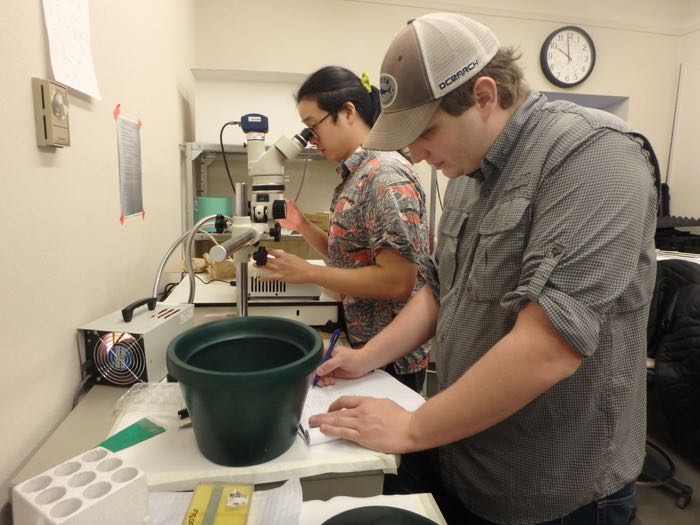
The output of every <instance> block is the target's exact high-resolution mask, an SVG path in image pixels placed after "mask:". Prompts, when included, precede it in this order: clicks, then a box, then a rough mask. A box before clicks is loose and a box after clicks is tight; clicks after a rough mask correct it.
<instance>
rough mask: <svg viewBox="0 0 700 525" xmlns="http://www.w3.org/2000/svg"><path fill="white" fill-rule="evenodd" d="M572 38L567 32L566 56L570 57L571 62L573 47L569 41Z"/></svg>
mask: <svg viewBox="0 0 700 525" xmlns="http://www.w3.org/2000/svg"><path fill="white" fill-rule="evenodd" d="M570 40H571V35H570V34H567V35H566V58H568V59H569V62H571V49H570V48H569V41H570Z"/></svg>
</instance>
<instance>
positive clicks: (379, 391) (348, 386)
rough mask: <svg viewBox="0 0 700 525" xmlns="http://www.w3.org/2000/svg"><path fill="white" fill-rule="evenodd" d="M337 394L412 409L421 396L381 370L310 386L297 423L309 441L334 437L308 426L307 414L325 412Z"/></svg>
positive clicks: (422, 400)
mask: <svg viewBox="0 0 700 525" xmlns="http://www.w3.org/2000/svg"><path fill="white" fill-rule="evenodd" d="M341 396H371V397H379V398H387V399H391V400H392V401H395V402H396V403H398V404H399V405H401V406H402V407H403V408H405V409H406V410H416V409H417V408H418V407H419V406H421V405H422V404H423V403H424V402H425V399H423V397H422V396H421V395H420V394H419V393H418V392H415V391H414V390H411V389H410V388H408V387H407V386H406V385H404V384H402V383H400V382H399V381H397V380H396V379H394V378H393V377H391V375H389V374H388V373H386V372H385V371H384V370H375V371H374V372H371V373H369V374H367V375H366V376H364V377H360V378H358V379H336V383H335V384H334V385H329V386H324V387H318V386H316V387H311V389H310V390H309V393H308V394H307V396H306V403H305V405H304V411H303V412H302V413H301V425H302V427H303V428H304V430H306V431H307V432H308V435H309V444H310V445H317V444H318V443H326V442H328V441H333V440H336V439H338V438H336V437H333V436H327V435H325V434H322V433H321V431H320V430H319V429H318V428H310V427H309V418H310V417H311V416H313V415H315V414H321V413H323V412H328V407H329V406H330V404H331V403H333V401H335V400H336V399H338V398H339V397H341Z"/></svg>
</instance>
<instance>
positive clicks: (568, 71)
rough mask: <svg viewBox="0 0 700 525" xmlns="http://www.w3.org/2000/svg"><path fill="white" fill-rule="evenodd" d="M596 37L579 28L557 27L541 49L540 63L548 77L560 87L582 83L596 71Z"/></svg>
mask: <svg viewBox="0 0 700 525" xmlns="http://www.w3.org/2000/svg"><path fill="white" fill-rule="evenodd" d="M594 65H595V47H594V46H593V40H592V39H591V37H590V36H589V34H588V33H586V32H585V31H584V30H583V29H581V28H580V27H575V26H567V27H562V28H561V29H557V30H556V31H554V32H553V33H552V34H551V35H549V36H548V37H547V39H546V40H545V41H544V44H542V50H541V51H540V66H541V67H542V72H543V73H544V75H545V76H546V77H547V79H548V80H549V81H550V82H551V83H552V84H554V85H555V86H559V87H572V86H576V85H578V84H580V83H581V82H583V81H584V80H586V78H588V75H590V74H591V71H593V66H594Z"/></svg>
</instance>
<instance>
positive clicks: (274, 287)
mask: <svg viewBox="0 0 700 525" xmlns="http://www.w3.org/2000/svg"><path fill="white" fill-rule="evenodd" d="M306 262H308V263H310V264H315V265H317V266H325V265H326V263H325V262H324V261H323V259H309V260H307V261H306ZM267 273H270V271H269V270H267V269H265V267H264V266H263V267H259V266H256V265H255V262H254V261H251V262H250V263H249V264H248V297H250V298H258V297H277V298H281V297H294V298H308V299H318V298H319V297H321V293H322V292H323V288H322V287H321V286H319V285H318V284H288V283H283V282H282V281H262V280H261V279H260V277H261V276H263V275H265V274H267Z"/></svg>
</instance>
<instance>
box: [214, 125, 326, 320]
mask: <svg viewBox="0 0 700 525" xmlns="http://www.w3.org/2000/svg"><path fill="white" fill-rule="evenodd" d="M240 125H241V129H242V130H243V132H244V133H245V134H246V148H247V151H248V175H249V176H250V177H252V179H253V183H252V185H251V194H250V200H249V199H248V192H247V188H246V185H245V184H236V185H235V188H236V194H235V199H234V215H235V216H234V217H233V221H232V223H231V225H230V226H229V229H230V230H231V238H230V239H229V240H227V241H225V242H223V243H221V244H219V245H217V246H214V247H213V248H212V249H211V250H210V252H209V255H210V256H211V258H212V260H213V261H214V262H219V261H223V260H224V259H225V258H226V257H227V256H228V255H229V254H231V253H233V260H234V262H236V304H237V306H238V314H239V315H242V316H243V315H247V299H248V297H249V296H250V297H316V298H318V297H319V296H320V295H321V287H320V286H318V285H313V284H311V285H308V284H307V285H292V284H286V283H281V282H263V281H260V280H259V278H258V275H257V272H256V271H254V272H253V273H255V274H256V275H252V276H251V277H250V279H249V278H248V261H249V259H250V257H251V256H252V257H253V258H254V259H255V260H256V263H258V264H259V265H260V266H264V260H265V257H266V252H265V251H264V248H258V249H257V251H256V246H257V244H258V242H259V241H260V240H261V239H266V238H273V239H275V240H276V241H279V240H280V238H281V228H280V226H279V224H277V223H276V222H275V220H276V219H283V218H285V217H286V215H287V213H286V212H287V206H286V201H285V199H284V190H285V185H284V177H285V176H284V163H285V161H288V160H293V159H294V158H295V157H296V156H297V155H299V153H300V152H302V151H303V150H304V148H305V147H306V145H307V143H308V141H309V139H310V138H311V131H310V130H309V129H308V128H304V129H303V130H302V131H300V132H299V133H297V134H296V135H294V137H293V138H292V139H289V138H287V137H285V136H281V137H280V138H279V139H278V140H277V142H275V144H274V145H273V146H272V147H271V148H269V149H267V150H266V149H265V134H266V133H267V132H268V130H269V128H268V121H267V117H266V116H265V115H260V114H257V113H249V114H247V115H243V117H241V122H240ZM261 271H263V272H264V271H265V270H261Z"/></svg>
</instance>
